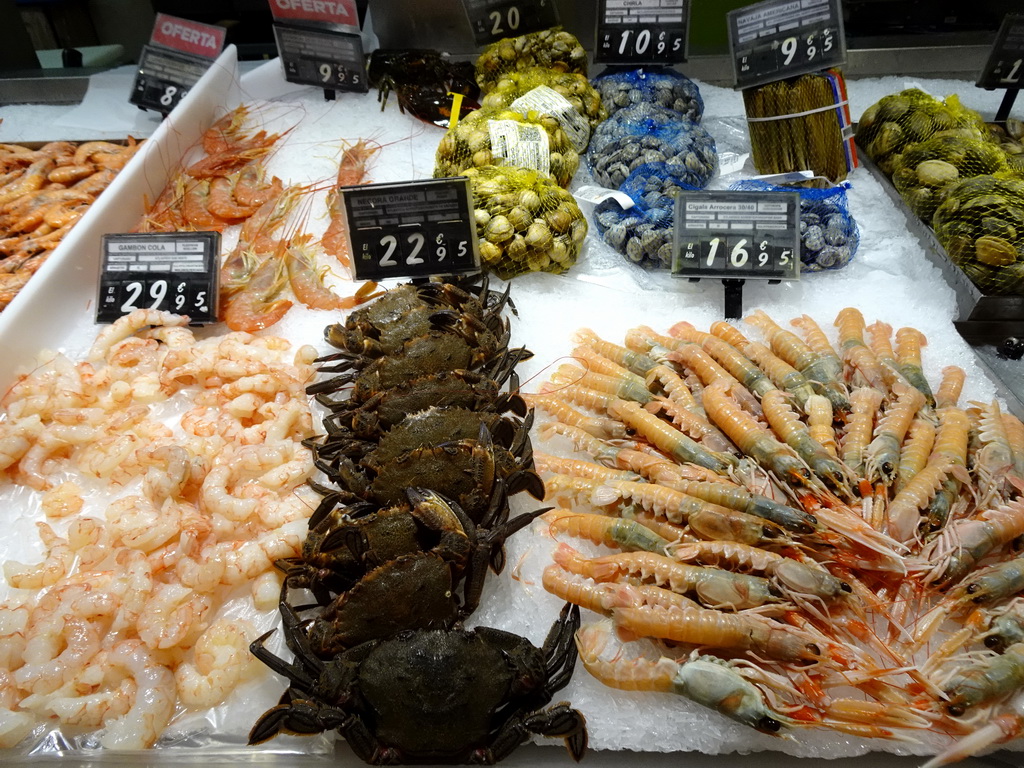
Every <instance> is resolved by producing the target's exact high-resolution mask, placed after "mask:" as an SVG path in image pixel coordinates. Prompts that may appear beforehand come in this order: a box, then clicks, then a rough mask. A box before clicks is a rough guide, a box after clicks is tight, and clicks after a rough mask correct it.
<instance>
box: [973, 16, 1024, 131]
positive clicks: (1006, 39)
mask: <svg viewBox="0 0 1024 768" xmlns="http://www.w3.org/2000/svg"><path fill="white" fill-rule="evenodd" d="M1022 84H1024V14H1021V13H1008V14H1006V16H1004V17H1003V23H1002V24H1001V25H1000V27H999V33H998V34H997V35H996V41H995V43H994V44H993V46H992V52H991V53H990V54H989V56H988V61H986V62H985V68H984V69H983V70H982V71H981V75H980V76H979V77H978V82H977V86H978V87H979V88H985V89H986V90H990V91H992V90H995V89H996V88H1005V89H1006V94H1005V95H1004V96H1003V101H1002V103H1001V104H1000V105H999V110H998V111H997V112H996V122H997V123H1003V122H1006V118H1008V117H1009V116H1010V110H1011V109H1012V108H1013V102H1014V101H1016V100H1017V94H1018V93H1020V88H1021V85H1022Z"/></svg>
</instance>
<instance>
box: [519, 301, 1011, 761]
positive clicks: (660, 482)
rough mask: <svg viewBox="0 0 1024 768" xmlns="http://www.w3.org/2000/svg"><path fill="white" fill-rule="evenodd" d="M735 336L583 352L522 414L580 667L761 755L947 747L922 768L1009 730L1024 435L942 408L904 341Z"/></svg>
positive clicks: (651, 337)
mask: <svg viewBox="0 0 1024 768" xmlns="http://www.w3.org/2000/svg"><path fill="white" fill-rule="evenodd" d="M745 322H746V324H747V325H748V326H749V328H750V331H749V332H748V331H746V330H741V329H739V328H737V327H735V326H733V325H730V324H728V323H725V322H717V323H714V324H713V325H712V326H711V328H710V332H709V333H705V332H703V331H700V330H698V329H696V328H694V327H693V326H692V325H690V324H689V323H686V322H681V323H678V324H676V325H675V326H673V327H672V328H671V329H669V332H668V334H667V335H662V334H660V333H658V332H656V331H654V330H652V329H650V328H647V327H640V328H634V329H632V330H630V331H629V332H628V333H627V334H626V337H625V343H624V344H621V345H620V344H618V343H615V342H612V341H608V340H605V339H601V338H599V337H597V336H596V335H595V334H594V333H593V332H591V331H588V330H581V331H578V332H577V334H576V335H575V337H574V340H575V341H576V342H577V343H578V345H579V346H577V347H576V348H575V350H574V351H573V358H574V363H573V364H566V365H562V366H560V367H559V368H558V370H557V371H556V372H555V373H554V374H553V375H552V376H551V378H550V381H549V382H547V383H545V384H543V385H542V386H541V387H540V393H539V394H535V395H529V396H527V398H528V400H529V402H530V403H531V404H532V405H533V406H534V407H535V408H536V409H538V410H539V411H541V412H543V413H545V414H547V415H548V417H550V421H547V422H545V423H543V424H541V425H540V426H539V431H540V435H541V437H542V438H544V440H545V445H546V446H547V450H548V451H549V453H536V454H535V460H536V465H537V469H538V470H540V471H541V472H542V474H543V476H544V478H545V485H546V488H547V498H549V499H553V500H556V501H557V502H558V503H559V507H558V508H556V509H554V510H552V511H550V512H548V513H547V514H546V515H545V518H546V520H547V522H548V525H549V531H550V534H551V535H552V536H554V537H555V539H556V541H557V542H558V543H557V545H556V549H555V550H554V554H553V559H554V562H553V563H551V564H549V565H548V566H547V567H546V569H545V571H544V577H543V580H544V587H545V588H546V589H547V590H548V591H549V592H552V593H553V594H555V595H557V596H559V597H561V598H564V599H567V600H571V601H572V602H575V603H577V604H579V605H581V606H583V607H585V608H588V609H590V610H591V611H594V612H596V613H598V614H600V615H601V616H602V617H604V618H603V619H602V620H601V621H598V622H596V623H590V624H588V625H586V626H584V627H583V628H582V629H581V630H580V632H579V633H578V635H577V644H578V646H579V650H580V658H581V660H582V661H583V663H584V665H585V666H586V668H587V669H588V670H589V672H590V673H591V674H592V675H593V676H594V677H596V678H597V679H599V680H600V681H601V682H603V683H604V684H606V685H608V686H611V687H614V688H623V689H630V690H652V691H664V692H672V693H675V694H679V695H681V696H685V697H687V698H689V699H691V700H693V701H696V702H698V703H699V704H702V705H704V706H706V707H709V708H712V709H715V710H717V711H719V712H721V713H722V714H723V715H725V716H726V717H729V718H732V719H733V720H736V721H738V722H741V723H744V724H746V725H748V726H750V727H752V728H755V729H757V730H759V731H761V732H764V733H768V734H773V735H780V736H787V735H788V734H790V733H792V732H793V731H794V730H796V729H800V728H807V727H819V728H831V729H835V730H837V731H841V732H843V733H846V734H851V735H854V736H858V737H863V738H888V739H902V740H906V741H911V742H912V741H916V740H917V739H915V735H923V734H922V731H929V732H933V733H935V732H937V733H942V734H947V735H948V736H949V737H950V746H949V747H948V749H946V751H944V752H942V754H940V755H939V756H937V757H936V758H935V759H934V760H933V761H932V762H931V763H930V764H929V765H938V764H942V763H945V762H949V761H952V760H954V759H959V758H962V757H964V756H966V755H969V754H973V753H974V752H975V751H977V750H978V749H980V748H983V747H985V746H987V745H989V744H991V743H994V742H999V741H1004V740H1007V739H1009V738H1012V737H1013V736H1015V735H1017V734H1019V733H1020V732H1021V731H1022V730H1024V601H1022V599H1021V598H1020V597H1018V593H1019V592H1020V591H1021V590H1024V558H1020V557H1018V552H1017V549H1016V548H1015V546H1014V544H1015V542H1016V541H1017V540H1018V538H1019V537H1020V536H1021V535H1022V534H1024V500H1022V499H1021V497H1020V496H1019V494H1020V488H1021V487H1024V486H1022V485H1021V478H1022V477H1024V425H1022V424H1021V422H1020V421H1019V420H1018V419H1017V418H1016V417H1014V416H1012V415H1010V414H1007V413H1002V412H1001V410H1000V407H999V404H998V403H997V402H992V403H975V402H972V403H969V404H966V405H964V406H961V404H959V402H958V400H959V396H960V391H961V389H962V386H963V383H964V379H965V374H964V371H963V370H961V369H960V368H957V367H955V366H949V367H946V368H944V369H943V371H942V380H941V382H939V385H938V388H937V389H934V390H933V389H932V386H931V384H930V383H929V382H928V381H927V379H926V378H925V376H924V374H923V372H922V367H921V348H922V346H924V345H925V344H926V340H925V338H924V336H923V335H922V334H921V333H920V332H918V331H917V330H915V329H913V328H900V329H899V330H897V331H896V333H895V336H893V333H892V328H891V327H890V326H889V325H887V324H885V323H883V322H875V323H874V324H872V325H869V326H865V320H864V318H863V316H862V315H861V313H860V312H859V311H858V310H856V309H852V308H847V309H843V310H842V311H841V312H840V313H839V315H838V317H837V318H836V319H835V328H836V331H837V336H838V345H837V346H833V345H832V342H831V341H830V338H829V335H827V334H826V333H825V332H824V331H823V330H822V329H821V328H820V327H819V326H818V325H817V324H816V322H815V321H814V320H813V319H811V318H810V317H808V316H806V315H804V316H802V317H799V318H797V319H795V320H793V321H792V325H793V326H795V332H794V331H790V330H787V329H786V328H783V327H781V326H780V325H779V324H777V323H776V322H775V321H774V320H772V319H771V318H770V317H769V316H768V315H767V314H765V313H764V312H761V311H757V312H754V313H753V315H752V316H750V317H748V318H747V319H746V321H745ZM748 333H750V336H748V335H747V334H748ZM555 454H557V455H555ZM587 540H589V541H587ZM595 545H597V546H595ZM595 553H598V554H597V556H588V555H594V554H595Z"/></svg>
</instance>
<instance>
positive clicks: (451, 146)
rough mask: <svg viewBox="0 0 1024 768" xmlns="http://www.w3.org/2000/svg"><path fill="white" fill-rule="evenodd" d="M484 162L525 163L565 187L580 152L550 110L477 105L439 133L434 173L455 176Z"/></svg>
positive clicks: (574, 171) (435, 175) (578, 161)
mask: <svg viewBox="0 0 1024 768" xmlns="http://www.w3.org/2000/svg"><path fill="white" fill-rule="evenodd" d="M488 165H509V166H518V167H522V168H529V169H532V170H535V171H539V172H540V173H543V174H547V175H550V176H551V177H552V178H553V179H554V180H555V182H556V183H557V184H559V185H560V186H563V187H567V186H569V182H571V181H572V177H573V175H574V174H575V173H576V169H577V168H579V166H580V156H579V153H578V152H577V151H576V149H575V148H574V147H573V145H572V143H571V142H570V141H569V137H568V136H567V135H566V133H565V131H564V130H563V129H562V127H561V125H559V123H558V121H557V120H556V119H555V118H554V117H553V116H551V115H542V114H539V113H537V112H527V113H526V114H522V113H520V112H516V111H514V110H511V109H478V110H476V111H475V112H472V113H470V114H469V115H468V116H467V117H465V118H463V119H462V120H460V121H459V122H458V123H456V125H455V127H454V128H449V129H448V132H447V133H446V134H445V135H444V136H443V137H442V138H441V142H440V143H439V144H438V145H437V154H436V157H435V163H434V177H435V178H440V177H442V176H457V175H459V174H461V173H462V172H463V171H464V170H466V169H467V168H480V167H483V166H488Z"/></svg>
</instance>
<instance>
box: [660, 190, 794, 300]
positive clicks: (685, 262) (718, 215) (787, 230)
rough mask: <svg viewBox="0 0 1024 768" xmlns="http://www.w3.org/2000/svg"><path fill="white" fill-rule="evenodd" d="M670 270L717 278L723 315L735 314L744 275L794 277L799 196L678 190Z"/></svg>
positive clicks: (675, 273)
mask: <svg viewBox="0 0 1024 768" xmlns="http://www.w3.org/2000/svg"><path fill="white" fill-rule="evenodd" d="M673 236H674V251H673V259H672V275H673V276H674V277H680V278H688V279H690V280H700V279H703V278H719V279H721V280H722V284H723V286H724V287H725V316H726V317H727V318H737V317H740V315H741V314H742V311H743V284H744V282H745V281H746V280H748V279H759V280H768V281H769V282H778V281H780V280H798V279H800V195H798V194H797V193H796V192H731V191H707V190H705V191H704V192H680V193H679V195H678V196H677V197H676V203H675V228H674V231H673Z"/></svg>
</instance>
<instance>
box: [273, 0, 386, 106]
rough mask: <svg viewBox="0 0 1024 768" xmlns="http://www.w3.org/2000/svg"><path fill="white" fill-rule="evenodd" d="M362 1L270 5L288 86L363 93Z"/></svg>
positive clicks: (287, 0)
mask: <svg viewBox="0 0 1024 768" xmlns="http://www.w3.org/2000/svg"><path fill="white" fill-rule="evenodd" d="M367 4H368V0H333V1H332V2H329V3H326V2H323V3H322V2H309V0H270V12H271V14H272V15H273V17H274V25H273V27H274V39H275V40H276V41H277V53H278V56H279V57H280V59H281V63H282V65H283V66H284V79H285V80H287V81H288V82H289V83H298V84H299V85H313V86H318V87H320V88H323V91H324V99H325V100H326V101H334V98H335V94H336V93H337V91H354V92H356V93H366V92H367V90H368V86H367V82H366V59H365V57H364V55H363V41H362V38H361V37H360V35H359V30H360V28H361V27H362V23H363V19H364V18H365V16H366V8H367Z"/></svg>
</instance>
